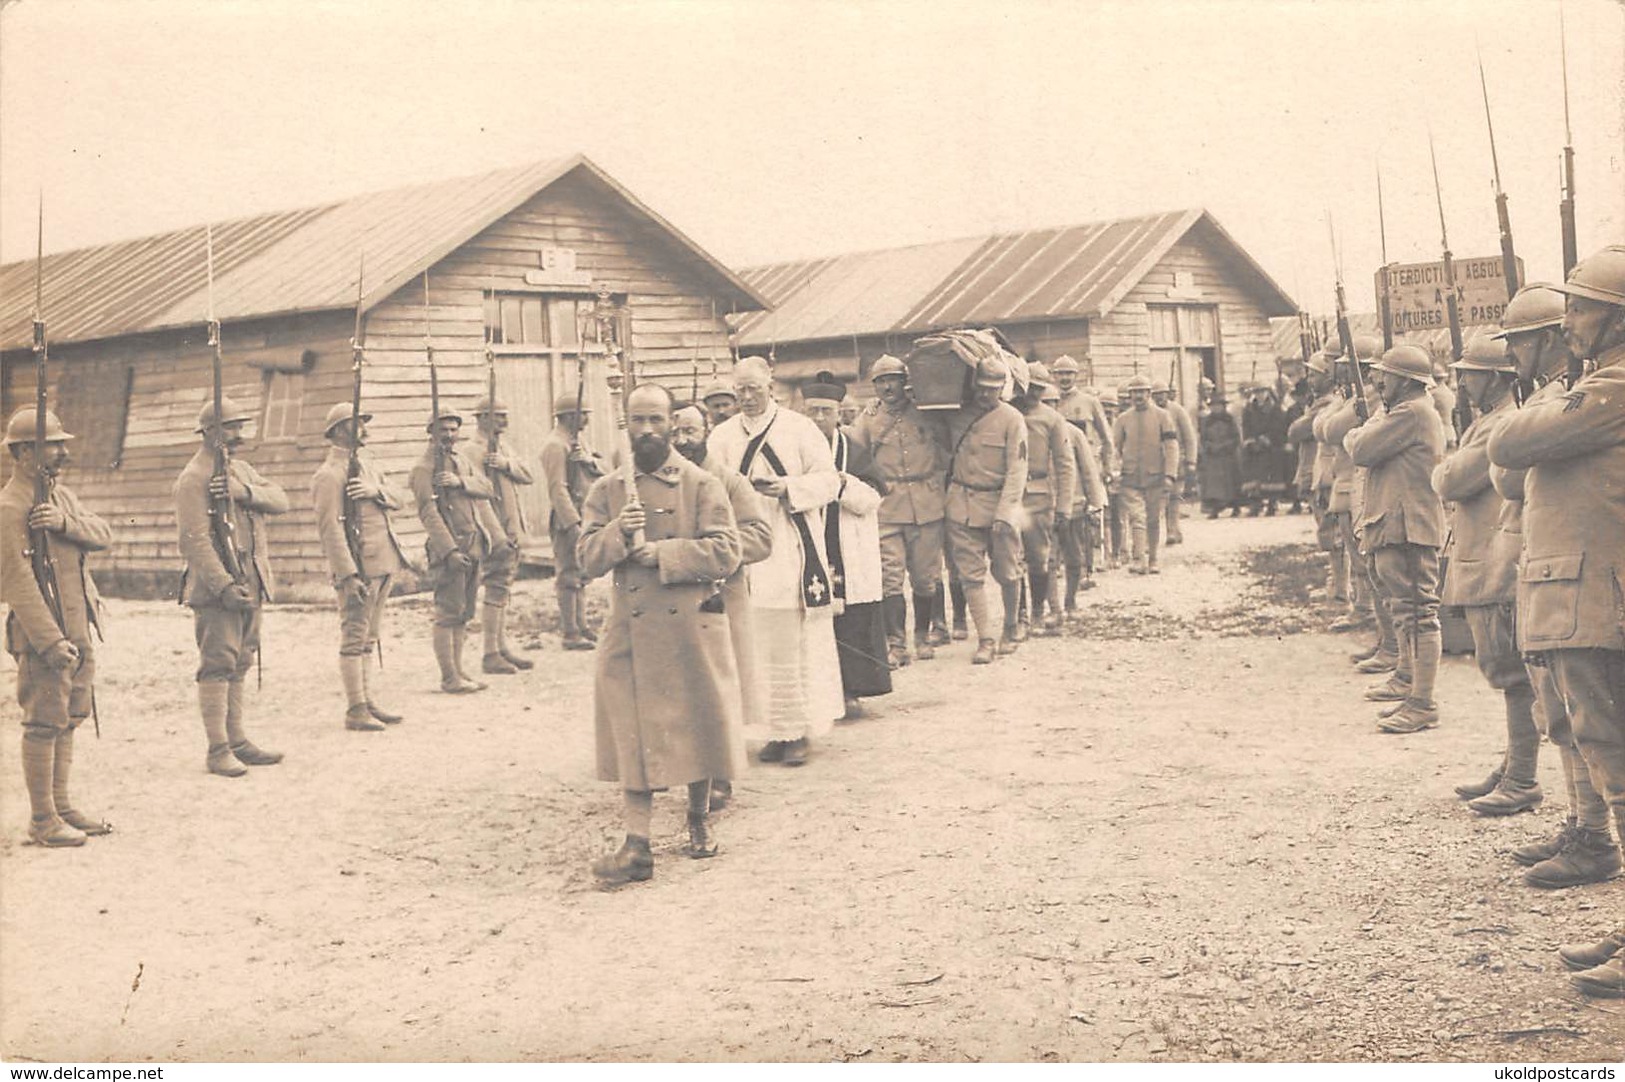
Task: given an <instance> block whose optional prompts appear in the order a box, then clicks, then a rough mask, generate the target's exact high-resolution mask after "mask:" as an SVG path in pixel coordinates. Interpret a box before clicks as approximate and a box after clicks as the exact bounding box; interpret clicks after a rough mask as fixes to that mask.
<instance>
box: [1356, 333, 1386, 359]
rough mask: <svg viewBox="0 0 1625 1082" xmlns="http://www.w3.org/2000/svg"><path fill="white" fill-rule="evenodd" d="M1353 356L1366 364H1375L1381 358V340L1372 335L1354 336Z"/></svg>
mask: <svg viewBox="0 0 1625 1082" xmlns="http://www.w3.org/2000/svg"><path fill="white" fill-rule="evenodd" d="M1354 355H1355V356H1356V357H1358V358H1360V360H1362V361H1364V362H1365V363H1366V364H1375V363H1376V362H1377V359H1378V358H1379V357H1381V356H1382V339H1381V338H1378V337H1377V336H1376V335H1374V334H1357V335H1355V336H1354Z"/></svg>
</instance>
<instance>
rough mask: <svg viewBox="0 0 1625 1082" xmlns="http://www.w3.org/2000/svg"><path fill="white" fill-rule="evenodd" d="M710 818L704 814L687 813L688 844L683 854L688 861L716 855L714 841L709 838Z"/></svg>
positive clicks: (684, 847)
mask: <svg viewBox="0 0 1625 1082" xmlns="http://www.w3.org/2000/svg"><path fill="white" fill-rule="evenodd" d="M709 823H710V817H709V816H708V815H706V813H705V812H697V811H693V810H690V811H689V813H688V844H687V845H685V846H683V852H684V854H685V855H687V856H688V857H689V858H690V859H693V860H705V859H706V858H707V857H714V856H716V855H717V843H716V839H715V838H713V837H711V827H710V825H709Z"/></svg>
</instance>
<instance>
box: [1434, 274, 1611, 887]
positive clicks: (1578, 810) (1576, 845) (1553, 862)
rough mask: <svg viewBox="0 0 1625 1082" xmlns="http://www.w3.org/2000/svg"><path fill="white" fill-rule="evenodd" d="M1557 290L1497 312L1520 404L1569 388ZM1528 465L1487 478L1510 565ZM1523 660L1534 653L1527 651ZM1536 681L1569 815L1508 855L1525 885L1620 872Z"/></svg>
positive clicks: (1486, 786)
mask: <svg viewBox="0 0 1625 1082" xmlns="http://www.w3.org/2000/svg"><path fill="white" fill-rule="evenodd" d="M1562 323H1563V294H1561V293H1559V292H1558V291H1557V290H1556V289H1554V288H1553V287H1551V286H1548V285H1541V284H1531V285H1527V286H1525V287H1524V288H1523V289H1521V290H1519V291H1518V293H1517V295H1516V296H1515V297H1513V298H1512V302H1511V303H1510V304H1508V305H1507V308H1506V311H1505V312H1504V313H1503V314H1502V332H1501V333H1502V334H1504V335H1505V336H1506V341H1507V346H1508V348H1509V349H1510V350H1511V351H1512V356H1513V357H1514V358H1516V361H1517V366H1518V379H1519V381H1520V384H1521V386H1522V387H1523V388H1531V390H1530V391H1529V394H1528V395H1527V396H1526V397H1525V399H1524V405H1525V406H1532V405H1535V404H1536V403H1540V402H1548V401H1551V400H1553V399H1560V398H1562V397H1563V396H1564V395H1566V394H1567V393H1568V389H1569V385H1568V382H1567V381H1566V379H1565V374H1566V372H1567V369H1568V365H1569V351H1568V348H1567V347H1566V346H1565V345H1564V342H1563V329H1562ZM1528 474H1529V471H1528V470H1509V469H1505V468H1503V467H1501V466H1497V465H1493V464H1492V465H1491V466H1490V480H1491V482H1492V483H1493V484H1494V485H1495V488H1496V491H1498V492H1500V493H1501V495H1502V496H1504V497H1505V498H1506V503H1505V506H1504V507H1503V509H1502V516H1501V523H1500V527H1501V528H1500V532H1499V533H1498V534H1497V537H1496V543H1497V545H1499V546H1504V547H1505V549H1506V550H1507V553H1506V555H1505V558H1506V559H1509V560H1511V561H1513V562H1514V563H1515V564H1516V563H1517V562H1518V561H1519V558H1520V557H1521V555H1522V553H1523V506H1524V505H1523V500H1524V496H1525V492H1524V487H1525V483H1526V481H1527V479H1528ZM1536 585H1537V584H1536V583H1532V582H1528V581H1525V580H1524V579H1523V578H1522V577H1521V576H1520V578H1519V581H1518V610H1519V611H1520V612H1524V611H1527V610H1528V607H1529V595H1530V593H1531V591H1532V590H1533V589H1534V588H1535V587H1536ZM1517 630H1518V646H1519V648H1520V649H1523V650H1525V651H1527V647H1526V646H1525V643H1524V640H1525V638H1526V637H1527V636H1526V635H1525V634H1524V628H1523V627H1521V626H1520V627H1518V629H1517ZM1525 656H1526V657H1533V656H1537V655H1533V654H1529V653H1526V655H1525ZM1526 667H1527V669H1528V671H1529V678H1530V680H1531V681H1532V682H1533V683H1534V686H1535V702H1536V705H1537V706H1538V707H1539V709H1537V710H1536V711H1535V721H1536V723H1537V724H1539V725H1541V726H1542V727H1543V729H1544V730H1545V733H1546V735H1547V737H1548V738H1550V740H1551V741H1552V743H1553V744H1555V745H1557V751H1558V756H1559V758H1560V759H1561V760H1562V763H1563V782H1564V791H1565V793H1566V794H1567V797H1568V815H1567V817H1566V818H1565V819H1564V822H1563V825H1562V826H1561V827H1560V828H1559V829H1558V831H1557V833H1556V835H1555V836H1552V837H1550V838H1546V839H1542V840H1539V841H1534V842H1530V843H1529V844H1527V845H1523V846H1520V847H1518V848H1517V849H1514V850H1513V851H1512V859H1513V860H1515V861H1517V862H1518V863H1519V864H1522V865H1523V866H1524V867H1526V868H1528V869H1529V870H1528V871H1527V872H1525V873H1524V882H1525V883H1528V884H1529V885H1530V886H1532V887H1540V888H1542V889H1547V890H1551V889H1557V888H1562V887H1572V886H1577V885H1579V884H1582V883H1597V882H1601V881H1603V880H1605V879H1608V878H1611V877H1612V876H1613V875H1615V874H1616V873H1617V872H1618V871H1619V867H1620V863H1619V850H1618V849H1617V848H1616V847H1615V845H1614V844H1613V827H1612V826H1611V825H1610V823H1609V814H1608V804H1607V802H1606V801H1604V800H1603V798H1602V796H1601V795H1600V794H1599V793H1598V792H1597V787H1596V785H1595V784H1594V783H1593V779H1592V776H1591V771H1590V770H1589V769H1588V768H1587V767H1586V764H1585V759H1584V758H1583V757H1582V756H1581V755H1580V749H1579V746H1578V745H1576V744H1575V742H1574V729H1573V726H1572V724H1571V723H1570V721H1569V708H1568V704H1567V703H1565V702H1564V701H1563V695H1562V694H1561V693H1560V692H1559V691H1558V689H1557V682H1556V681H1555V680H1554V679H1553V678H1552V669H1551V666H1549V665H1536V664H1531V665H1527V666H1526ZM1501 774H1502V771H1501V770H1495V771H1492V772H1491V773H1490V775H1489V777H1487V778H1485V779H1484V780H1483V781H1480V782H1473V783H1470V784H1467V785H1458V786H1456V793H1457V794H1458V795H1460V796H1461V797H1462V798H1463V799H1466V800H1471V799H1475V798H1477V797H1481V796H1484V795H1485V794H1486V793H1489V792H1491V791H1492V790H1494V789H1495V787H1496V786H1497V785H1499V784H1500V782H1501Z"/></svg>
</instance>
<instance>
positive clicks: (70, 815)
mask: <svg viewBox="0 0 1625 1082" xmlns="http://www.w3.org/2000/svg"><path fill="white" fill-rule="evenodd" d="M73 734H74V730H73V729H71V728H70V729H63V730H62V731H61V732H59V733H57V736H56V756H55V758H54V759H53V760H52V764H51V801H52V803H53V804H55V805H56V814H57V815H58V816H59V817H61V819H62V821H63V822H64V823H66V824H68V825H69V826H70V827H72V828H73V829H75V830H80V831H83V832H84V833H86V834H88V835H89V836H91V837H92V838H97V837H100V836H101V835H103V834H111V833H113V824H111V823H107V822H104V821H102V820H100V819H97V818H96V817H94V816H91V815H86V814H85V813H83V812H81V811H76V810H74V807H73V801H72V799H70V798H69V796H68V776H69V775H70V774H71V773H72V772H73Z"/></svg>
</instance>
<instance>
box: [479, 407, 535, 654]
mask: <svg viewBox="0 0 1625 1082" xmlns="http://www.w3.org/2000/svg"><path fill="white" fill-rule="evenodd" d="M474 422H475V424H477V425H478V426H479V430H480V439H481V440H483V441H484V442H485V457H484V463H485V476H486V478H487V479H488V480H489V481H490V482H491V492H492V496H491V507H492V509H493V510H494V511H495V512H496V518H497V522H498V523H500V524H501V526H502V536H501V537H493V538H492V539H491V545H492V548H491V558H490V559H489V560H488V561H486V565H485V568H484V579H483V581H484V586H485V608H484V611H483V612H482V613H481V614H480V628H481V631H483V632H484V635H485V652H484V656H483V657H482V658H481V661H480V665H481V667H482V668H483V669H484V670H485V671H486V672H488V673H497V674H499V675H508V674H512V673H515V672H519V671H521V670H524V669H530V668H533V667H534V662H532V661H531V660H530V659H529V658H527V657H525V656H524V655H522V654H520V653H519V652H518V651H516V650H514V649H513V648H512V647H511V646H509V645H508V631H507V624H508V621H507V616H508V592H509V590H510V589H511V588H512V587H513V580H514V579H516V578H518V577H519V546H520V545H521V544H522V543H523V542H524V540H525V537H526V535H527V534H528V533H529V532H530V531H529V528H528V527H527V526H526V525H525V509H524V507H523V505H522V504H521V503H520V501H519V490H518V488H517V487H516V486H518V485H528V484H532V483H534V481H535V478H533V477H532V476H531V475H530V469H529V468H528V467H527V466H526V465H525V464H524V463H523V462H521V461H519V459H517V458H514V457H513V456H512V455H511V454H509V453H508V450H507V448H505V447H503V446H502V434H503V433H504V432H506V431H507V430H508V407H507V406H504V405H503V404H502V403H501V402H492V401H491V400H490V399H489V398H482V399H480V401H479V403H478V404H477V405H476V406H475V407H474Z"/></svg>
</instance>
